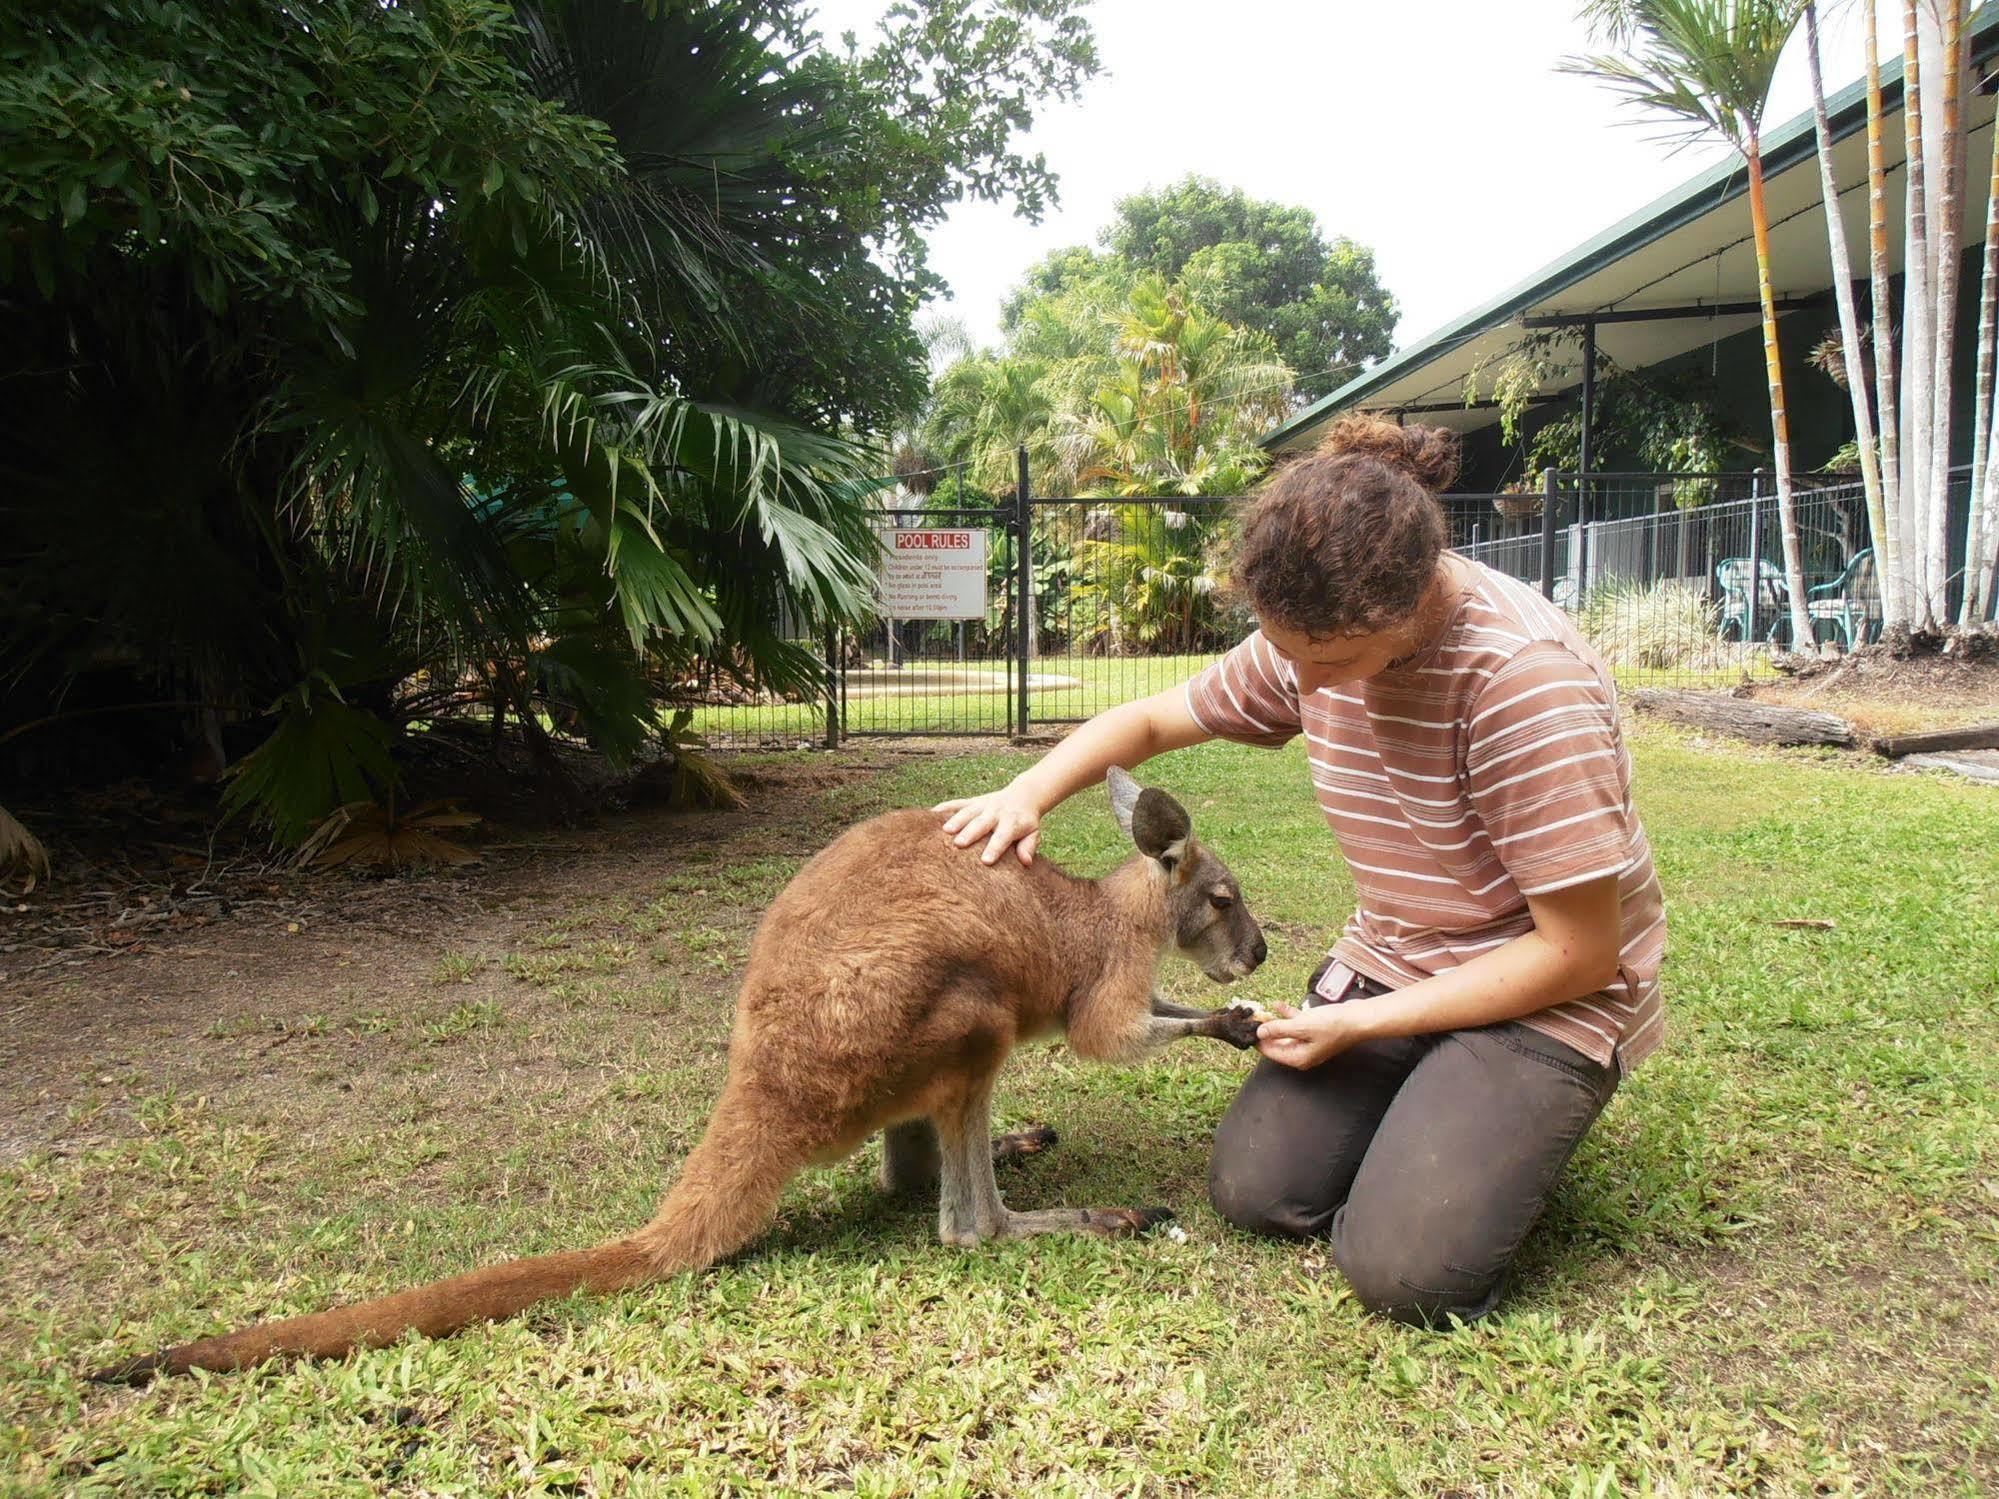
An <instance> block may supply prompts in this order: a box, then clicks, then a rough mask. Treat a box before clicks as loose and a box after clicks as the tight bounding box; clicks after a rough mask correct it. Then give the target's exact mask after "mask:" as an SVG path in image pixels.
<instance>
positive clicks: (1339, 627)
mask: <svg viewBox="0 0 1999 1499" xmlns="http://www.w3.org/2000/svg"><path fill="white" fill-rule="evenodd" d="M1457 473H1458V440H1457V436H1456V434H1455V433H1453V432H1451V431H1449V430H1448V429H1447V428H1443V427H1404V426H1398V425H1397V424H1396V423H1394V422H1391V421H1386V420H1384V419H1382V418H1381V417H1376V416H1345V417H1341V418H1340V419H1339V420H1338V421H1336V422H1334V423H1333V426H1332V429H1331V430H1330V431H1329V432H1328V433H1327V434H1326V437H1325V440H1324V441H1323V442H1321V443H1320V444H1319V446H1318V448H1317V449H1315V450H1314V451H1313V452H1312V453H1310V454H1308V455H1307V456H1305V457H1303V458H1297V459H1293V460H1292V461H1291V462H1289V463H1287V464H1285V465H1284V467H1282V468H1281V469H1279V470H1278V471H1277V473H1276V475H1275V476H1273V477H1272V478H1271V479H1270V480H1269V482H1268V483H1266V484H1265V485H1264V486H1263V487H1262V489H1261V490H1259V491H1258V492H1257V494H1256V495H1255V497H1254V498H1253V499H1252V500H1251V501H1250V503H1249V506H1248V508H1247V510H1246V511H1245V512H1244V515H1243V522H1242V540H1241V541H1240V542H1239V543H1238V544H1237V546H1236V553H1235V562H1234V565H1233V567H1232V569H1231V581H1232V582H1233V584H1234V585H1235V587H1236V589H1237V590H1238V591H1239V592H1241V593H1242V594H1243V595H1245V596H1246V597H1247V599H1248V601H1249V603H1250V606H1251V607H1252V608H1253V609H1254V610H1255V611H1256V613H1257V615H1258V616H1259V617H1260V618H1263V619H1267V620H1272V621H1274V622H1276V623H1278V624H1280V625H1283V626H1284V627H1286V628H1287V629H1292V630H1299V631H1302V632H1303V633H1305V634H1306V635H1310V636H1312V637H1313V638H1315V639H1323V638H1327V637H1330V636H1335V635H1352V634H1364V633H1371V632H1373V631H1375V630H1381V629H1385V628H1387V627H1388V626H1390V625H1394V624H1399V623H1400V622H1401V621H1403V620H1405V619H1407V618H1408V617H1409V615H1410V614H1411V613H1413V612H1414V610H1415V608H1416V604H1417V601H1418V600H1419V599H1421V598H1422V596H1423V590H1424V589H1425V588H1426V587H1427V586H1428V585H1429V582H1430V579H1431V577H1432V576H1433V575H1434V574H1435V572H1436V568H1437V557H1438V554H1439V553H1440V552H1442V551H1443V549H1444V542H1445V539H1446V531H1445V526H1444V512H1443V508H1442V507H1441V506H1439V505H1438V503H1437V494H1438V492H1439V491H1440V490H1442V489H1443V488H1444V487H1445V486H1446V485H1448V484H1449V483H1450V482H1451V481H1452V480H1453V479H1455V478H1456V477H1457Z"/></svg>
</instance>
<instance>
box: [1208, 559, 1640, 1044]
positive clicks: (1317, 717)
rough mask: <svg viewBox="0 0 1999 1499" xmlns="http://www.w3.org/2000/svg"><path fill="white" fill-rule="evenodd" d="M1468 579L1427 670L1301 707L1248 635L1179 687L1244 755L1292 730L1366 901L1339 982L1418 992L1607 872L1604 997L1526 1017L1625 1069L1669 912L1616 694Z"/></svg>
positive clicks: (1557, 616)
mask: <svg viewBox="0 0 1999 1499" xmlns="http://www.w3.org/2000/svg"><path fill="white" fill-rule="evenodd" d="M1466 566H1467V567H1468V568H1469V569H1470V572H1471V574H1472V577H1473V587H1472V589H1471V591H1470V593H1469V594H1468V595H1467V597H1466V598H1465V600H1464V601H1463V603H1462V604H1461V605H1460V607H1459V609H1458V611H1457V613H1456V614H1455V615H1454V616H1453V618H1452V619H1451V621H1450V622H1449V624H1448V625H1447V626H1446V627H1445V630H1444V633H1443V634H1442V635H1441V636H1440V637H1439V639H1438V640H1437V642H1436V644H1435V645H1433V646H1432V647H1431V648H1429V649H1428V650H1426V651H1425V652H1423V653H1422V654H1421V655H1419V656H1416V657H1412V658H1409V659H1406V660H1403V661H1399V662H1396V663H1395V664H1393V665H1392V666H1391V667H1389V668H1388V669H1387V670H1385V671H1382V672H1379V673H1377V674H1376V675H1375V676H1372V677H1369V678H1367V679H1366V680H1365V681H1359V682H1348V683H1343V684H1341V685H1340V686H1337V687H1330V688H1324V689H1322V690H1320V691H1318V692H1314V693H1312V694H1311V695H1310V696H1308V697H1304V698H1302V699H1301V698H1300V697H1299V695H1298V683H1297V676H1296V673H1295V672H1294V671H1293V669H1292V667H1291V665H1290V663H1289V662H1287V661H1285V660H1284V658H1283V657H1281V656H1279V655H1278V654H1277V652H1276V651H1275V650H1273V649H1272V648H1271V646H1270V644H1269V642H1268V641H1266V640H1265V639H1264V638H1263V635H1262V633H1261V632H1258V633H1257V634H1254V635H1252V636H1250V637H1249V639H1247V640H1245V641H1244V642H1243V643H1242V644H1241V645H1239V646H1237V647H1236V648H1235V649H1234V650H1232V651H1230V652H1229V653H1228V655H1226V656H1225V657H1223V658H1222V659H1221V660H1220V661H1217V662H1215V663H1214V664H1213V665H1212V666H1210V667H1208V668H1207V669H1206V670H1205V671H1203V672H1202V673H1201V674H1200V675H1199V676H1197V677H1195V678H1194V679H1193V681H1191V682H1189V683H1188V684H1187V708H1188V711H1189V712H1190V713H1192V714H1193V715H1194V719H1195V721H1196V722H1197V723H1199V724H1200V725H1201V727H1202V728H1204V729H1206V730H1207V731H1208V732H1209V733H1211V734H1214V735H1216V736H1218V737H1220V738H1224V739H1233V740H1236V741H1239V742H1241V743H1245V744H1258V745H1269V746H1273V747H1274V746H1277V745H1281V744H1284V743H1287V742H1288V741H1289V740H1290V739H1291V738H1292V737H1293V736H1294V735H1296V734H1300V733H1302V734H1304V736H1305V740H1306V747H1307V750H1308V752H1309V754H1310V758H1311V765H1312V781H1313V784H1314V786H1316V787H1317V789H1318V793H1319V804H1320V806H1321V807H1323V808H1324V809H1325V813H1326V817H1327V820H1328V821H1329V822H1330V823H1331V824H1332V828H1333V835H1334V837H1336V838H1337V839H1338V840H1339V845H1340V852H1341V853H1342V854H1344V855H1345V857H1346V861H1347V866H1348V867H1349V868H1350V869H1352V871H1353V877H1354V882H1355V884H1356V885H1358V886H1359V890H1360V907H1359V909H1358V910H1357V911H1355V912H1354V914H1353V916H1352V917H1351V918H1350V919H1349V920H1348V922H1347V925H1346V930H1345V932H1344V933H1343V934H1342V936H1341V937H1340V940H1339V942H1338V943H1337V944H1336V945H1335V946H1334V948H1333V952H1332V956H1333V958H1334V960H1335V961H1334V972H1335V973H1340V972H1344V971H1346V970H1352V971H1354V972H1358V973H1362V974H1365V975H1366V976H1368V977H1369V978H1372V979H1373V980H1375V981H1376V982H1377V983H1381V984H1385V985H1388V986H1389V987H1391V988H1400V987H1402V986H1403V985H1406V984H1412V983H1415V982H1416V981H1417V980H1419V979H1422V978H1426V977H1428V976H1429V975H1431V974H1435V973H1441V972H1443V971H1445V970H1447V969H1450V968H1454V967H1456V966H1457V965H1458V964H1460V963H1463V962H1467V961H1469V960H1470V959H1472V958H1475V957H1477V956H1478V955H1479V954H1480V953H1483V952H1488V951H1490V950H1491V949H1493V948H1495V947H1498V946H1500V945H1501V944H1503V943H1505V942H1508V941H1510V940H1511V939H1513V938H1515V937H1518V936H1520V935H1522V934H1523V933H1525V932H1528V931H1530V930H1532V928H1533V925H1534V922H1533V918H1532V917H1531V915H1529V913H1528V909H1527V899H1526V898H1527V897H1528V896H1530V895H1539V894H1542V893H1544V892H1546V891H1550V890H1560V889H1562V888H1563V887H1565V886H1568V885H1579V884H1582V883H1583V882H1585V881H1587V880H1593V879H1600V878H1603V877H1604V876H1607V875H1613V874H1614V875H1616V876H1617V879H1618V895H1619V899H1620V902H1621V905H1622V913H1623V915H1622V920H1623V939H1624V940H1623V946H1622V955H1621V957H1620V960H1619V966H1618V975H1617V980H1616V982H1615V983H1613V984H1612V985H1611V986H1610V987H1609V988H1607V989H1605V990H1603V991H1602V992H1601V993H1597V994H1592V995H1589V996H1587V997H1586V998H1582V999H1573V1000H1570V1001H1568V1002H1567V1003H1565V1004H1559V1005H1555V1006H1552V1007H1551V1008H1549V1009H1545V1010H1541V1011H1539V1012H1537V1013H1535V1014H1532V1015H1527V1016H1524V1017H1522V1020H1523V1023H1525V1024H1527V1025H1530V1026H1532V1027H1533V1028H1534V1029H1536V1030H1538V1031H1541V1032H1543V1033H1544V1034H1546V1035H1550V1036H1553V1037H1554V1038H1555V1039H1557V1040H1559V1041H1562V1042H1565V1043H1567V1044H1568V1045H1570V1046H1572V1047H1574V1048H1575V1049H1576V1050H1577V1051H1579V1052H1581V1053H1583V1055H1585V1056H1587V1057H1590V1058H1592V1059H1593V1060H1595V1061H1596V1062H1598V1063H1600V1064H1602V1065H1604V1066H1609V1065H1610V1064H1611V1060H1612V1057H1613V1056H1615V1057H1616V1059H1617V1061H1618V1063H1619V1065H1620V1066H1621V1067H1622V1068H1624V1069H1626V1070H1628V1069H1629V1068H1631V1067H1632V1066H1634V1065H1636V1064H1637V1063H1638V1062H1639V1061H1640V1060H1642V1059H1643V1058H1644V1057H1645V1055H1646V1054H1647V1053H1648V1052H1650V1051H1651V1050H1652V1048H1653V1047H1654V1046H1656V1045H1658V1043H1659V1036H1660V1031H1661V1025H1662V1011H1661V1006H1660V1001H1659V983H1658V979H1659V961H1660V958H1661V956H1662V955H1663V953H1664V951H1665V945H1666V914H1665V907H1664V904H1663V902H1662V900H1661V897H1660V892H1659V880H1658V876H1657V875H1656V874H1655V873H1654V872H1653V869H1652V853H1651V849H1650V847H1649V846H1648V845H1647V843H1646V841H1645V830H1644V828H1643V827H1641V826H1640V825H1639V822H1638V816H1637V814H1636V813H1635V812H1634V811H1633V810H1632V806H1631V758H1630V756H1629V754H1628V753H1627V752H1626V750H1625V746H1624V739H1623V735H1622V734H1621V733H1620V732H1619V730H1618V723H1617V695H1616V689H1615V687H1614V686H1613V684H1612V682H1611V678H1610V673H1609V672H1608V671H1607V670H1606V669H1605V667H1604V664H1603V662H1602V661H1601V660H1600V659H1599V658H1598V656H1597V654H1596V652H1595V651H1594V650H1592V649H1591V648H1590V646H1589V644H1588V642H1587V641H1585V640H1584V639H1583V638H1582V636H1581V635H1580V634H1578V633H1577V631H1576V629H1575V627H1574V626H1573V625H1571V624H1570V623H1569V620H1568V617H1567V616H1566V615H1565V614H1563V613H1562V611H1561V610H1560V609H1558V608H1556V607H1555V606H1554V605H1553V604H1551V603H1549V602H1548V601H1547V600H1546V599H1544V598H1542V597H1541V595H1540V594H1539V593H1537V592H1535V591H1534V590H1533V589H1531V588H1529V587H1527V586H1526V585H1525V584H1522V583H1519V582H1516V581H1515V580H1514V579H1512V578H1508V577H1506V576H1505V575H1504V574H1501V573H1497V572H1494V571H1492V570H1491V569H1490V568H1486V567H1483V566H1480V565H1479V564H1476V563H1470V562H1467V563H1466Z"/></svg>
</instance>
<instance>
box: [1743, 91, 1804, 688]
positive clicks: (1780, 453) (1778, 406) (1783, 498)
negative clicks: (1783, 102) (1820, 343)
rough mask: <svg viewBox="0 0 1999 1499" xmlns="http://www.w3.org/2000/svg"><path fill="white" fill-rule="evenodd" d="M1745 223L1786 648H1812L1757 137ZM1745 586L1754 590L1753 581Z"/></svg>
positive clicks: (1751, 142) (1750, 155) (1752, 143)
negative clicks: (1765, 386)
mask: <svg viewBox="0 0 1999 1499" xmlns="http://www.w3.org/2000/svg"><path fill="white" fill-rule="evenodd" d="M1747 146H1748V149H1747V151H1746V152H1745V153H1744V154H1745V156H1746V157H1747V159H1748V162H1749V219H1750V225H1751V228H1752V229H1753V230H1754V231H1755V235H1756V292H1757V295H1758V296H1759V297H1760V298H1761V299H1762V302H1763V366H1764V369H1765V371H1766V372H1767V373H1768V375H1769V378H1770V439H1771V444H1772V446H1773V447H1774V448H1775V450H1776V463H1777V524H1778V526H1779V528H1780V530H1781V532H1782V535H1783V538H1784V583H1785V588H1786V591H1787V592H1788V593H1789V594H1790V602H1791V649H1792V650H1794V651H1807V650H1810V649H1811V648H1812V625H1811V619H1810V617H1809V616H1808V615H1807V614H1806V613H1805V563H1804V550H1803V548H1802V547H1801V546H1800V545H1799V543H1798V511H1797V506H1796V504H1795V503H1794V502H1793V500H1792V498H1791V423H1790V419H1789V417H1788V416H1787V415H1786V413H1785V410H1784V365H1783V360H1782V358H1781V357H1780V356H1779V354H1778V350H1777V302H1776V296H1775V294H1774V293H1773V292H1772V291H1771V288H1770V213H1769V208H1768V206H1767V205H1766V204H1765V202H1764V200H1763V148H1762V144H1761V142H1759V141H1758V139H1757V135H1756V132H1755V131H1754V130H1751V131H1749V132H1748V137H1747ZM1750 586H1751V587H1752V588H1753V587H1755V586H1756V584H1755V580H1754V579H1752V580H1751V581H1750Z"/></svg>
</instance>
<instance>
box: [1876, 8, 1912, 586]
mask: <svg viewBox="0 0 1999 1499" xmlns="http://www.w3.org/2000/svg"><path fill="white" fill-rule="evenodd" d="M1865 8H1866V15H1867V251H1868V254H1867V262H1868V264H1867V272H1868V274H1867V285H1868V300H1869V302H1870V303H1871V304H1872V309H1871V310H1872V312H1873V317H1874V410H1875V415H1876V418H1877V419H1878V420H1879V422H1880V424H1881V515H1880V516H1879V517H1876V516H1874V515H1873V514H1872V512H1869V516H1868V518H1869V520H1870V521H1872V522H1873V526H1874V562H1875V568H1876V571H1877V573H1878V574H1879V576H1880V579H1881V614H1882V620H1883V623H1884V624H1885V625H1897V624H1901V623H1903V622H1905V621H1906V619H1907V617H1908V615H1907V611H1906V610H1905V609H1904V608H1903V590H1904V584H1903V579H1902V510H1901V506H1902V477H1901V434H1900V428H1901V411H1900V409H1899V408H1898V407H1897V405H1896V402H1895V310H1894V293H1893V290H1892V287H1891V284H1890V281H1889V276H1888V166H1887V150H1886V146H1885V144H1884V141H1883V136H1884V132H1883V130H1882V106H1881V49H1880V44H1879V38H1878V35H1877V32H1876V27H1875V11H1874V0H1866V7H1865Z"/></svg>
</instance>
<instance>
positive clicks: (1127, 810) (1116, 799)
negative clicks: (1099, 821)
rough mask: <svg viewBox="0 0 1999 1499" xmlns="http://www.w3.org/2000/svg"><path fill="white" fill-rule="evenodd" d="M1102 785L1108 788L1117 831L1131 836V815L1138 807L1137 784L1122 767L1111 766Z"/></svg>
mask: <svg viewBox="0 0 1999 1499" xmlns="http://www.w3.org/2000/svg"><path fill="white" fill-rule="evenodd" d="M1104 783H1105V784H1106V785H1107V786H1109V787H1110V792H1111V816H1113V817H1115V818H1116V819H1117V825H1118V831H1119V832H1120V833H1123V834H1124V835H1125V837H1127V838H1129V837H1131V836H1132V832H1131V814H1132V813H1133V811H1135V810H1136V809H1137V807H1138V797H1139V788H1138V782H1136V781H1134V780H1133V779H1132V778H1131V773H1130V772H1129V771H1127V770H1126V769H1125V768H1124V767H1123V766H1122V765H1113V766H1112V767H1111V768H1110V769H1109V771H1107V772H1106V773H1105V775H1104Z"/></svg>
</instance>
